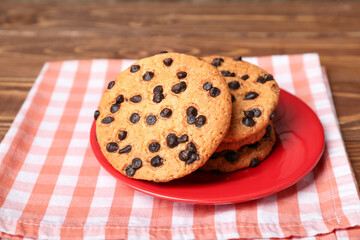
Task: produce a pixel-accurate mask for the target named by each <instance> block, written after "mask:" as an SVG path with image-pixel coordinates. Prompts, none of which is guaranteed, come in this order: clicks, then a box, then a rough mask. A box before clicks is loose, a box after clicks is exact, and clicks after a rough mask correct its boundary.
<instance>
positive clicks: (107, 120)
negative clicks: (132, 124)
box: [101, 117, 114, 124]
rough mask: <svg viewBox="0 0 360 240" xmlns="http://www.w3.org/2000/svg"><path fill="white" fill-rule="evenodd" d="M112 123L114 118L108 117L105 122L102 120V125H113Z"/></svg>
mask: <svg viewBox="0 0 360 240" xmlns="http://www.w3.org/2000/svg"><path fill="white" fill-rule="evenodd" d="M112 121H114V118H113V117H106V118H104V119H103V120H101V123H105V124H109V123H111V122H112Z"/></svg>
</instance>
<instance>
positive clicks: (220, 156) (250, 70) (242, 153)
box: [201, 56, 280, 172]
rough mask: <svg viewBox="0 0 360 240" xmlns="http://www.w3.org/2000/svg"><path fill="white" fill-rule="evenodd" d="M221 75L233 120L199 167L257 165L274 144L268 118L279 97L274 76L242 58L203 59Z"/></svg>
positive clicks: (221, 168)
mask: <svg viewBox="0 0 360 240" xmlns="http://www.w3.org/2000/svg"><path fill="white" fill-rule="evenodd" d="M203 59H204V60H205V61H207V62H209V63H211V64H212V65H213V66H215V67H216V68H217V69H218V71H219V72H221V74H222V75H223V76H224V78H225V81H226V82H227V84H228V87H229V90H230V93H231V99H232V119H231V124H230V128H229V131H228V132H227V133H226V135H225V138H224V139H223V142H222V143H221V144H220V145H219V147H218V148H217V149H216V151H215V153H214V154H213V155H212V156H211V157H210V159H209V161H207V163H206V164H205V165H204V166H203V167H202V168H201V169H202V170H204V171H210V170H218V171H221V172H232V171H235V170H239V169H242V168H246V167H255V166H257V165H259V164H260V162H261V161H262V160H264V159H265V158H266V157H267V156H268V155H269V154H270V152H271V150H272V148H273V146H274V144H275V140H276V137H275V132H274V127H273V125H272V123H271V120H272V119H273V118H274V116H275V108H276V105H277V103H278V100H279V92H280V90H279V87H278V85H277V83H276V82H275V80H274V78H273V76H272V75H271V74H269V73H267V72H266V71H265V70H263V69H261V68H259V67H257V66H255V65H253V64H251V63H248V62H245V61H242V59H241V57H238V58H229V57H222V56H209V57H204V58H203Z"/></svg>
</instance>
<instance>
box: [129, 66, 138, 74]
mask: <svg viewBox="0 0 360 240" xmlns="http://www.w3.org/2000/svg"><path fill="white" fill-rule="evenodd" d="M139 70H140V66H139V65H131V67H130V72H132V73H134V72H137V71H139Z"/></svg>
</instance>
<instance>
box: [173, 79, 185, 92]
mask: <svg viewBox="0 0 360 240" xmlns="http://www.w3.org/2000/svg"><path fill="white" fill-rule="evenodd" d="M185 90H186V83H185V82H180V83H177V84H175V85H174V86H172V88H171V91H172V92H173V93H176V94H179V93H180V92H183V91H185Z"/></svg>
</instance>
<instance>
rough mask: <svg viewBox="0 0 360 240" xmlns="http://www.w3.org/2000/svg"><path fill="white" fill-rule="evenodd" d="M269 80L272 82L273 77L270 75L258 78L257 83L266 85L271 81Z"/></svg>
mask: <svg viewBox="0 0 360 240" xmlns="http://www.w3.org/2000/svg"><path fill="white" fill-rule="evenodd" d="M271 80H274V77H273V75H271V74H265V75H263V76H260V77H258V79H257V82H259V83H263V84H264V83H266V82H267V81H271Z"/></svg>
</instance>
